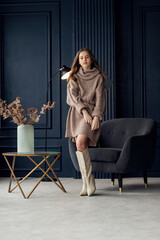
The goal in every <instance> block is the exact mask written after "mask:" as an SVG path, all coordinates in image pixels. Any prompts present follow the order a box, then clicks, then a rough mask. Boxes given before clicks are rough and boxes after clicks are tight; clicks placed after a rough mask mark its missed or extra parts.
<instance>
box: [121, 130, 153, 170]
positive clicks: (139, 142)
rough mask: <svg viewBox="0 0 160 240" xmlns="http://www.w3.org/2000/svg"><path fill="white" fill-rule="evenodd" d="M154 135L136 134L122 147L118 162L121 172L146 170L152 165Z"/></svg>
mask: <svg viewBox="0 0 160 240" xmlns="http://www.w3.org/2000/svg"><path fill="white" fill-rule="evenodd" d="M155 142H156V141H155V139H154V135H152V134H146V135H135V136H131V137H129V138H128V139H127V140H126V142H125V143H124V146H123V148H122V152H121V155H120V157H119V159H118V162H117V168H118V170H119V172H120V173H121V172H122V173H125V172H128V171H131V170H145V169H149V168H151V167H152V163H153V160H154V152H155Z"/></svg>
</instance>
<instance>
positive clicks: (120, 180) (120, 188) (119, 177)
mask: <svg viewBox="0 0 160 240" xmlns="http://www.w3.org/2000/svg"><path fill="white" fill-rule="evenodd" d="M122 180H123V176H122V174H121V173H119V175H118V182H119V191H120V192H122V191H123V189H122V184H123V183H122Z"/></svg>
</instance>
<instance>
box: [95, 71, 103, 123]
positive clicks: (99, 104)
mask: <svg viewBox="0 0 160 240" xmlns="http://www.w3.org/2000/svg"><path fill="white" fill-rule="evenodd" d="M95 91H96V104H95V107H94V110H93V112H92V117H93V118H94V117H95V116H97V117H99V120H102V118H103V115H104V111H105V106H106V95H105V87H104V80H103V77H102V76H101V75H100V78H99V81H98V85H97V87H96V90H95Z"/></svg>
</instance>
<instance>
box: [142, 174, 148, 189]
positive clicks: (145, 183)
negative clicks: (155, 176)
mask: <svg viewBox="0 0 160 240" xmlns="http://www.w3.org/2000/svg"><path fill="white" fill-rule="evenodd" d="M143 179H144V186H145V188H147V187H148V182H147V170H143Z"/></svg>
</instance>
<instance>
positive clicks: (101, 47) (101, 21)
mask: <svg viewBox="0 0 160 240" xmlns="http://www.w3.org/2000/svg"><path fill="white" fill-rule="evenodd" d="M73 12H74V56H75V54H76V52H77V51H78V50H79V49H80V48H82V47H87V48H89V49H91V51H92V53H93V54H94V56H95V57H96V59H97V60H98V62H99V64H100V66H101V67H102V69H103V71H104V72H105V74H106V76H107V78H108V80H109V84H108V86H109V87H108V91H107V107H106V114H105V119H112V118H114V111H115V108H114V94H115V89H114V80H115V79H114V78H115V75H114V1H112V0H100V1H98V0H74V11H73ZM74 56H73V57H74Z"/></svg>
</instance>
